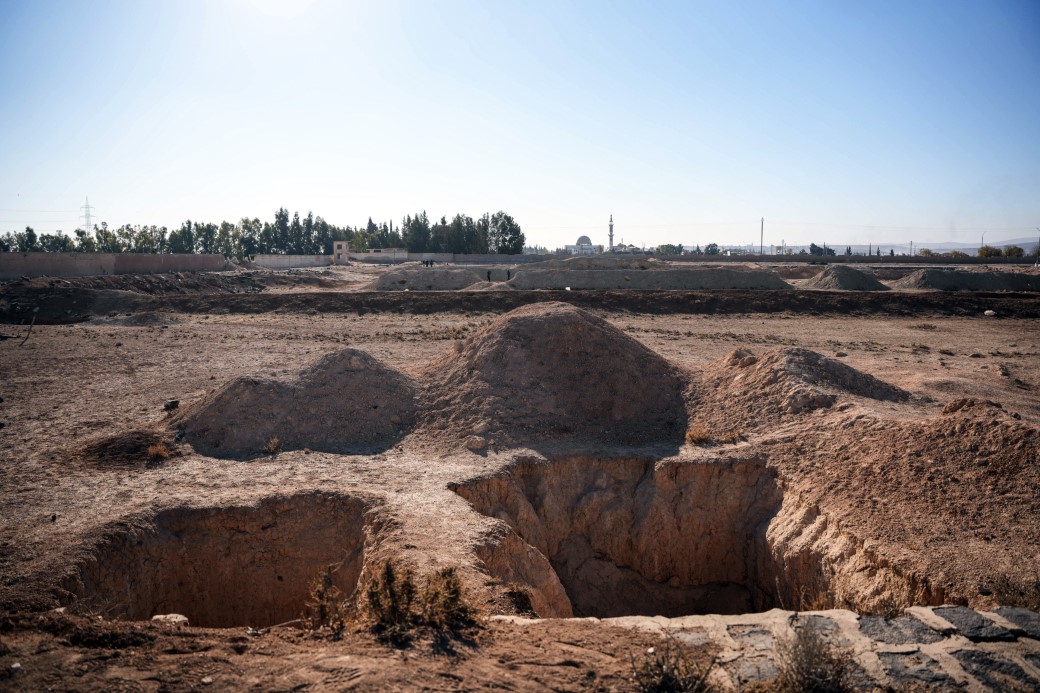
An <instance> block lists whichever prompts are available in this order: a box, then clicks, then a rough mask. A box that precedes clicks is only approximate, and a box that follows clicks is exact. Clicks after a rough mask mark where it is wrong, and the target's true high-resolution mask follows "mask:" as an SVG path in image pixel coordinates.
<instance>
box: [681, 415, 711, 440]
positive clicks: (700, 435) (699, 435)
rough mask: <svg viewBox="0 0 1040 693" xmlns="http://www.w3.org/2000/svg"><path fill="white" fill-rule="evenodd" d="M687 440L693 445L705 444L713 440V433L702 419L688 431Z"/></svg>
mask: <svg viewBox="0 0 1040 693" xmlns="http://www.w3.org/2000/svg"><path fill="white" fill-rule="evenodd" d="M686 442H687V443H690V444H691V445H703V444H704V443H709V442H711V433H710V432H709V431H708V427H707V426H705V425H704V424H703V423H702V422H700V421H698V422H697V423H695V424H693V425H692V426H690V428H689V429H687V431H686Z"/></svg>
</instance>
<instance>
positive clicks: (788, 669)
mask: <svg viewBox="0 0 1040 693" xmlns="http://www.w3.org/2000/svg"><path fill="white" fill-rule="evenodd" d="M776 655H777V668H778V669H779V670H780V675H779V676H778V677H777V678H776V680H774V681H773V682H772V684H771V686H770V687H769V688H770V689H771V690H773V691H776V693H844V692H845V691H852V690H853V685H852V671H853V663H852V654H851V653H850V652H848V651H847V650H844V649H840V648H837V647H834V646H832V645H830V644H829V643H828V642H827V640H826V638H825V637H824V636H823V634H822V633H821V632H820V630H819V628H817V627H816V626H814V625H811V624H806V625H803V626H802V627H800V628H796V629H795V633H794V635H793V636H792V637H791V638H789V639H787V640H783V641H781V642H780V643H778V644H777V647H776Z"/></svg>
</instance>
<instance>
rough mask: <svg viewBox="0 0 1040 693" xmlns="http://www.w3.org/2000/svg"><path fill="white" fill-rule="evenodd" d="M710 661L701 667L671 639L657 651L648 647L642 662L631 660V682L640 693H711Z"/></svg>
mask: <svg viewBox="0 0 1040 693" xmlns="http://www.w3.org/2000/svg"><path fill="white" fill-rule="evenodd" d="M714 666H715V660H714V659H712V660H711V661H710V662H708V664H707V665H705V666H700V665H699V664H697V662H696V661H694V660H693V659H692V658H691V657H690V655H689V654H688V652H687V651H686V650H685V648H683V647H682V646H681V645H680V644H679V643H678V642H676V641H675V639H674V638H673V637H672V636H670V635H669V636H666V637H665V641H664V644H663V645H662V646H660V647H651V648H650V649H649V650H647V651H646V654H645V655H644V656H643V657H642V658H641V659H637V658H636V657H633V658H632V682H633V683H634V684H635V687H636V690H637V691H639V692H640V693H673V692H674V693H700V692H702V691H704V692H707V691H713V690H715V687H714V686H712V684H710V683H709V682H708V676H709V675H710V674H711V670H712V669H713V668H714Z"/></svg>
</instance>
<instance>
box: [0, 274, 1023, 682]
mask: <svg viewBox="0 0 1040 693" xmlns="http://www.w3.org/2000/svg"><path fill="white" fill-rule="evenodd" d="M378 273H379V270H378V269H376V268H361V269H356V270H355V269H352V268H348V269H347V270H337V271H335V272H332V273H331V274H324V272H322V271H308V272H299V273H292V272H290V273H247V272H241V273H236V275H234V276H223V277H217V278H213V277H212V276H189V275H184V276H183V277H182V278H181V280H180V281H179V282H178V281H176V278H174V279H173V280H170V279H163V280H161V281H160V280H157V279H155V278H148V277H138V278H119V277H109V278H105V280H104V281H93V282H91V281H88V280H87V279H80V280H67V282H66V281H65V280H31V281H29V282H17V283H13V284H9V285H7V286H6V287H4V288H3V289H2V290H0V314H2V317H3V319H4V320H5V321H6V322H7V324H2V325H0V334H2V335H3V336H5V337H7V338H6V339H2V340H0V424H2V428H0V469H2V474H0V607H2V608H3V610H4V616H3V618H2V620H0V663H3V665H4V666H6V667H8V668H7V669H5V670H4V671H5V672H6V673H5V674H3V675H4V676H8V678H7V679H6V680H0V687H3V686H8V685H9V686H12V687H14V688H22V689H26V688H33V689H46V688H48V687H51V688H62V689H77V690H78V689H83V690H85V689H96V688H113V689H120V690H189V689H194V688H198V687H201V686H204V685H207V681H206V679H209V681H210V682H215V685H216V687H219V688H249V687H252V688H256V689H263V690H276V689H277V690H282V689H284V690H297V689H303V688H307V687H312V688H315V689H325V688H337V689H338V688H357V689H402V688H404V689H413V690H420V689H421V690H456V689H476V688H482V687H487V686H491V687H499V688H506V689H515V690H525V689H533V690H539V689H546V690H586V689H590V688H591V689H601V690H626V689H627V688H629V687H631V681H630V680H629V675H630V671H631V667H630V660H629V658H630V657H631V656H633V655H638V654H640V653H642V652H643V651H645V648H646V647H648V646H650V645H652V644H653V643H654V642H655V641H656V638H657V636H656V635H652V634H649V633H648V632H645V631H642V630H639V629H636V630H633V629H625V630H621V629H616V628H613V627H610V626H607V625H605V624H603V623H599V622H595V621H589V622H584V621H575V620H561V619H554V618H551V617H559V616H571V615H578V616H600V617H610V616H628V615H644V616H653V615H655V614H663V615H670V616H679V615H682V614H686V613H719V612H721V613H742V612H745V611H764V610H766V609H770V608H775V607H780V608H785V609H805V608H832V607H842V608H850V609H853V610H854V611H857V612H859V613H876V614H881V615H892V614H894V613H898V610H899V609H900V608H902V607H906V606H911V605H915V604H921V605H933V606H935V605H940V604H944V603H945V604H964V605H968V606H970V607H972V608H976V609H987V608H993V607H996V606H998V605H1004V606H1028V607H1030V608H1033V609H1036V608H1037V602H1036V600H1037V594H1038V592H1040V522H1038V521H1037V519H1036V518H1037V517H1040V459H1038V449H1040V434H1038V431H1040V396H1038V393H1040V323H1038V321H1037V317H1038V316H1040V298H1037V297H1036V295H1035V294H1032V295H1030V294H979V293H956V294H953V293H938V292H927V293H924V292H905V291H885V292H869V293H861V292H829V291H807V290H799V291H790V290H787V291H781V292H771V291H765V292H746V291H723V292H656V291H646V292H639V291H633V292H624V291H604V292H522V291H508V292H506V291H502V292H497V291H496V292H442V293H426V292H416V293H401V292H395V293H393V294H382V293H373V292H368V291H365V290H364V289H365V288H366V287H368V286H369V285H370V283H371V282H372V281H373V280H374V278H375V276H376V275H377V274H378ZM169 281H172V284H167V283H163V282H169ZM156 282H159V283H156ZM174 285H176V286H177V287H179V288H180V289H181V290H177V288H175V286H174ZM250 287H253V289H255V290H252V289H251V288H250ZM238 294H241V295H238ZM559 299H563V300H566V301H567V304H558V303H556V304H554V303H551V301H553V300H559ZM532 303H534V304H538V305H533V306H529V308H527V309H524V310H527V311H528V313H526V314H528V315H531V316H533V317H532V318H531V321H530V322H523V321H518V320H517V318H515V317H511V316H509V315H506V316H505V317H502V316H503V315H504V314H506V313H507V312H508V311H510V310H513V309H516V308H521V307H522V306H525V305H528V304H532ZM571 305H574V306H577V307H579V308H580V309H581V310H577V309H575V308H572V307H570V306H571ZM34 309H38V310H34ZM986 310H992V311H994V312H995V315H993V316H986V315H984V314H983V313H984V311H986ZM582 311H587V312H582ZM521 314H524V313H523V311H521ZM32 316H37V322H36V324H35V325H34V326H33V328H32V331H31V334H29V338H28V339H27V340H26V341H25V342H24V344H22V341H23V338H24V337H25V336H26V334H27V332H28V323H29V321H30V320H32ZM19 323H20V324H19ZM48 323H50V324H48ZM54 323H65V324H54ZM550 333H551V334H552V336H553V337H554V339H553V340H550V339H549V336H550ZM544 344H551V348H549V347H544ZM543 347H544V348H543ZM345 348H353V349H358V350H361V351H362V352H364V353H365V354H367V355H368V356H370V357H373V358H374V359H377V360H378V361H379V362H381V364H382V366H381V367H386V368H388V369H392V370H393V371H396V372H398V373H399V374H400V376H401V377H403V378H405V379H407V381H408V382H410V383H411V385H409V386H408V387H403V386H402V387H400V388H396V389H395V391H399V392H401V393H405V394H406V396H407V398H408V401H407V402H403V401H401V402H399V401H396V400H394V401H391V399H392V394H393V393H390V394H382V395H380V397H383V398H384V399H380V400H378V402H377V401H376V399H373V397H374V395H372V394H371V392H372V384H371V383H367V381H366V384H365V386H364V387H361V386H360V384H359V386H358V387H357V388H354V389H352V388H351V385H350V377H351V376H348V375H343V374H342V373H340V374H339V375H337V374H336V373H333V372H332V371H329V373H328V376H327V377H328V378H329V379H330V380H329V381H328V382H325V383H323V384H322V387H321V388H318V389H321V392H322V395H321V398H320V399H314V400H313V401H312V400H310V399H308V388H307V387H305V384H306V383H313V384H317V383H319V381H320V380H321V378H322V373H320V372H317V371H316V370H315V369H314V368H312V367H313V366H314V364H316V363H318V362H319V360H320V359H321V358H322V357H324V356H327V355H329V354H332V353H335V352H338V351H340V350H342V349H345ZM539 349H542V350H541V351H539ZM341 361H342V359H341ZM330 363H331V361H330ZM507 365H508V366H510V368H511V369H512V370H510V369H509V368H506V366H507ZM308 368H310V370H307V369H308ZM348 370H349V369H348ZM344 372H346V371H344ZM663 373H670V374H672V375H669V376H667V377H669V378H673V379H674V380H670V381H669V382H670V383H671V384H670V385H669V389H668V390H667V391H665V390H664V389H658V390H656V391H655V389H654V387H653V383H650V382H640V383H635V381H636V380H637V379H639V378H640V377H641V374H655V375H654V377H655V378H663V377H665V376H664V375H662V374H663ZM301 374H302V375H301ZM395 377H396V374H395ZM237 378H249V379H252V381H251V382H253V381H258V380H262V381H264V382H270V383H275V382H277V383H281V384H280V385H278V388H281V389H277V390H276V391H275V390H272V392H276V393H277V397H279V398H283V399H284V398H288V399H287V400H286V401H291V402H292V404H291V405H289V404H287V405H286V406H287V407H293V409H292V411H293V412H295V414H294V415H295V416H298V417H302V418H301V420H302V419H307V422H308V424H309V425H308V426H302V427H300V429H299V430H301V431H305V433H301V434H299V435H303V436H304V438H305V437H306V435H312V434H310V433H306V431H309V430H312V429H314V428H315V426H314V425H313V421H322V420H324V419H322V418H321V417H333V419H335V417H336V416H337V412H346V414H347V418H348V420H350V421H356V422H357V426H358V427H366V430H369V429H372V428H373V427H376V424H374V423H371V421H372V419H373V417H374V416H375V414H373V413H372V411H371V407H372V404H373V403H375V404H377V406H379V407H385V408H387V411H389V410H390V409H393V407H398V408H397V409H393V411H394V412H397V413H394V414H390V415H388V417H387V418H386V419H385V420H382V421H381V422H380V426H381V427H378V428H379V435H378V436H376V438H378V440H376V439H374V438H373V437H372V436H367V435H363V436H356V437H352V436H351V435H350V434H349V431H348V432H347V433H343V434H342V435H340V434H339V433H337V436H333V437H331V438H328V439H322V441H321V442H320V443H319V442H317V441H316V442H315V443H314V444H310V445H308V443H307V440H304V439H303V438H301V439H300V440H295V438H293V441H294V444H293V445H292V446H291V448H292V449H284V450H282V449H279V450H276V451H275V454H269V451H268V452H265V451H264V450H261V449H257V450H253V451H252V452H249V451H248V450H247V451H246V453H245V454H243V452H242V450H240V449H237V448H235V449H234V450H232V447H233V446H232V445H231V443H230V442H229V443H228V444H227V445H228V447H227V448H226V449H227V453H226V454H225V453H224V452H223V451H222V448H221V447H220V443H221V438H220V436H221V435H226V436H229V437H228V438H227V440H229V441H230V440H231V439H232V438H231V437H230V436H232V434H234V435H235V436H237V437H235V438H234V440H252V438H250V437H249V436H248V435H244V434H243V432H242V431H230V430H229V431H227V432H226V433H221V432H220V430H219V427H212V428H210V429H207V433H206V436H207V437H206V440H207V443H206V452H207V454H206V455H201V454H199V453H198V452H197V451H196V450H195V449H194V447H193V443H192V441H193V440H194V439H193V437H192V436H193V431H194V428H193V426H194V423H193V422H194V421H197V420H198V417H197V415H198V413H199V412H204V411H209V410H207V409H206V407H212V406H214V403H218V404H219V402H220V401H221V399H220V397H219V396H218V395H220V393H221V392H224V391H225V390H223V389H222V388H226V387H228V386H229V384H231V383H232V382H233V381H235V379H237ZM335 378H342V380H335ZM308 379H309V380H308ZM551 380H558V383H555V384H554V387H555V388H556V389H553V387H548V386H547V385H546V383H547V382H548V381H551ZM337 382H340V383H342V386H341V391H342V395H341V397H342V405H341V406H337V404H336V398H335V394H334V392H335V390H336V387H335V383H337ZM358 382H359V383H360V381H358ZM300 383H303V384H304V385H301V384H300ZM634 384H638V385H639V387H633V385H634ZM264 387H267V386H264ZM272 387H273V386H272ZM315 387H316V385H315ZM583 388H584V396H583V395H582V392H583V390H582V389H583ZM413 390H414V392H413ZM227 391H233V390H227ZM568 391H571V393H572V395H574V397H572V399H567V397H568V396H570V395H568V394H567V392H568ZM249 392H250V393H251V394H250V397H254V398H255V397H258V396H262V395H257V394H256V393H257V392H261V390H254V389H251V390H249ZM330 392H332V393H333V394H330ZM407 393H412V394H407ZM510 393H515V394H516V397H517V399H510ZM540 393H541V394H540ZM545 393H548V394H545ZM402 396H405V395H402ZM540 397H541V399H540ZM385 398H391V399H385ZM496 398H497V399H496ZM174 399H175V400H178V401H179V404H178V406H177V408H176V409H173V410H172V411H167V410H166V407H165V406H164V405H166V403H167V402H168V401H169V400H174ZM370 400H371V403H370ZM572 400H573V401H572ZM278 401H283V400H282V399H279V400H278ZM559 402H570V404H567V405H566V407H564V406H563V405H560V404H558V403H559ZM405 405H407V406H405ZM365 407H368V409H367V410H366V409H365ZM409 407H412V408H414V410H415V415H414V422H413V421H412V419H411V418H409V417H410V416H411V414H402V413H400V412H410V411H412V409H409ZM640 408H642V409H645V410H648V411H649V410H652V411H653V412H654V417H655V422H656V423H653V425H650V426H649V427H646V426H641V425H637V424H638V423H639V421H638V419H639V417H638V411H639V410H640ZM574 412H578V413H579V414H580V420H577V419H575V420H573V421H572V420H568V418H567V417H568V416H572V417H573V416H576V414H574ZM633 412H634V413H633ZM216 416H217V415H216V414H213V415H212V416H210V415H207V419H206V420H207V421H209V420H215V419H214V417H216ZM192 417H195V418H194V419H193V418H192ZM218 418H219V417H218ZM261 418H269V419H271V420H275V419H276V418H277V417H275V416H273V415H272V416H270V417H261ZM341 418H342V417H341ZM391 418H394V419H395V422H394V423H393V424H392V425H383V424H386V423H387V422H389V421H391ZM336 422H337V425H341V424H342V420H341V419H336ZM503 422H504V423H503ZM514 424H515V425H514ZM667 424H670V425H667ZM249 425H250V426H252V427H253V428H255V429H256V430H255V433H256V434H257V435H260V438H258V439H257V440H266V439H267V438H268V432H269V433H270V435H271V436H277V435H278V431H276V430H274V429H273V428H271V429H270V430H268V429H267V428H264V422H263V420H260V421H253V422H251V423H250V424H249ZM280 425H281V426H283V427H285V426H287V425H288V424H285V423H283V424H280ZM347 428H348V429H349V426H348V427H347ZM631 431H636V432H637V433H631ZM647 431H651V432H652V433H653V435H650V436H649V437H648V434H647ZM239 434H243V435H239ZM293 435H294V436H295V435H296V434H295V433H294V434H293ZM297 437H299V436H297ZM283 438H286V440H289V438H290V436H289V435H288V434H287V433H283ZM156 443H163V444H164V445H167V446H168V449H169V450H170V452H171V456H170V457H169V459H165V460H153V459H149V457H148V455H147V453H146V448H147V446H148V445H151V444H156ZM248 446H254V447H256V446H255V443H249V444H248ZM248 446H247V447H248ZM749 518H751V519H749ZM344 552H346V554H347V556H346V557H345V556H344ZM387 558H393V559H395V560H399V561H403V562H405V563H408V564H411V565H413V566H415V567H416V568H417V569H419V570H421V571H427V570H431V569H433V568H438V567H443V566H456V567H458V568H460V570H461V572H462V575H463V578H464V581H465V583H466V585H467V587H468V589H469V590H470V593H471V594H472V595H473V596H474V598H475V599H476V600H477V601H478V602H480V603H481V604H482V608H483V609H484V612H485V613H486V614H489V615H491V614H496V613H503V614H509V613H518V612H519V613H526V614H527V615H533V614H537V615H538V616H542V617H547V618H546V619H545V620H542V621H538V622H535V623H533V624H527V625H520V624H517V623H512V622H501V621H491V622H489V623H488V625H487V628H486V629H485V630H483V631H481V633H480V634H479V636H478V637H477V639H476V641H475V642H473V643H469V644H463V645H460V646H459V647H458V648H457V650H456V651H455V653H454V654H452V655H450V656H447V655H444V654H441V653H438V652H437V651H436V648H434V647H433V646H432V645H431V644H430V643H426V642H419V643H416V644H415V645H414V646H412V647H411V648H406V649H403V650H402V649H393V648H389V647H387V646H385V645H381V644H378V643H376V642H375V641H374V640H373V639H372V638H371V637H370V636H368V635H367V634H365V633H362V632H354V631H351V632H348V634H347V635H346V637H345V638H344V639H343V640H341V641H336V642H332V641H330V640H328V639H327V638H319V637H316V636H313V635H310V634H308V633H306V632H304V631H300V630H298V629H295V628H291V627H290V628H276V629H273V630H271V631H270V632H269V633H264V634H262V635H248V636H243V632H244V629H245V628H246V627H247V626H249V627H255V628H260V627H265V626H271V625H273V624H276V623H281V622H283V621H288V620H292V619H293V618H295V617H296V616H297V615H298V614H299V611H300V610H301V609H302V608H303V603H304V601H305V600H306V595H307V589H308V587H309V585H310V581H311V580H312V579H313V577H314V576H315V575H316V574H317V573H318V572H319V571H320V570H321V568H322V567H323V566H324V565H326V564H328V563H330V562H336V561H343V562H344V565H345V568H344V569H343V571H342V575H341V578H340V579H341V580H342V581H343V584H342V587H343V589H344V591H345V592H348V593H349V592H350V591H352V590H353V589H354V587H355V586H356V585H358V584H364V581H365V580H366V579H368V578H369V577H371V576H372V575H373V574H374V572H375V571H376V569H377V568H376V567H377V566H378V565H380V564H381V562H382V561H383V560H385V559H387ZM171 576H172V577H171ZM590 585H592V586H594V591H590V589H592V588H590V587H589V586H590ZM517 591H520V592H522V593H523V594H524V595H525V597H526V599H527V600H529V605H524V604H522V603H521V604H520V605H519V606H518V604H517V602H516V601H515V600H512V599H511V598H510V595H512V594H515V593H516V592H517ZM272 595H275V596H272ZM59 606H67V607H69V608H70V609H71V610H74V611H79V612H82V611H86V612H89V613H90V614H91V615H90V616H89V617H81V616H71V615H58V614H45V615H40V614H41V613H43V612H46V611H47V610H49V609H53V608H55V607H59ZM172 612H176V613H182V614H186V615H187V616H188V617H189V619H190V620H191V622H192V626H191V627H190V628H179V629H178V628H174V627H172V626H167V625H164V624H151V623H139V622H137V621H136V620H135V619H145V620H146V619H148V618H149V617H150V616H151V615H153V614H161V613H172ZM532 612H533V614H532ZM32 614H36V615H32ZM98 616H102V617H104V620H101V621H99V620H97V617H98ZM120 619H128V620H120ZM201 626H212V627H213V628H212V629H210V628H204V627H201ZM710 651H711V647H710V643H708V644H705V645H704V646H703V647H700V648H699V649H698V650H697V656H699V657H700V656H704V657H707V656H709V654H710ZM14 661H17V662H18V663H19V665H20V667H19V669H18V670H17V671H15V670H12V669H10V664H11V663H13V662H14ZM1038 661H1040V660H1038ZM728 680H729V681H730V684H733V682H734V681H737V680H738V679H737V677H736V675H735V674H732V672H731V673H730V678H729V679H728ZM940 687H941V686H940ZM969 687H970V686H969Z"/></svg>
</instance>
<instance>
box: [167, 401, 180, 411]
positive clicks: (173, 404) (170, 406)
mask: <svg viewBox="0 0 1040 693" xmlns="http://www.w3.org/2000/svg"><path fill="white" fill-rule="evenodd" d="M179 406H181V401H180V400H179V399H168V400H166V403H165V404H163V411H173V410H174V409H176V408H177V407H179Z"/></svg>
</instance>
